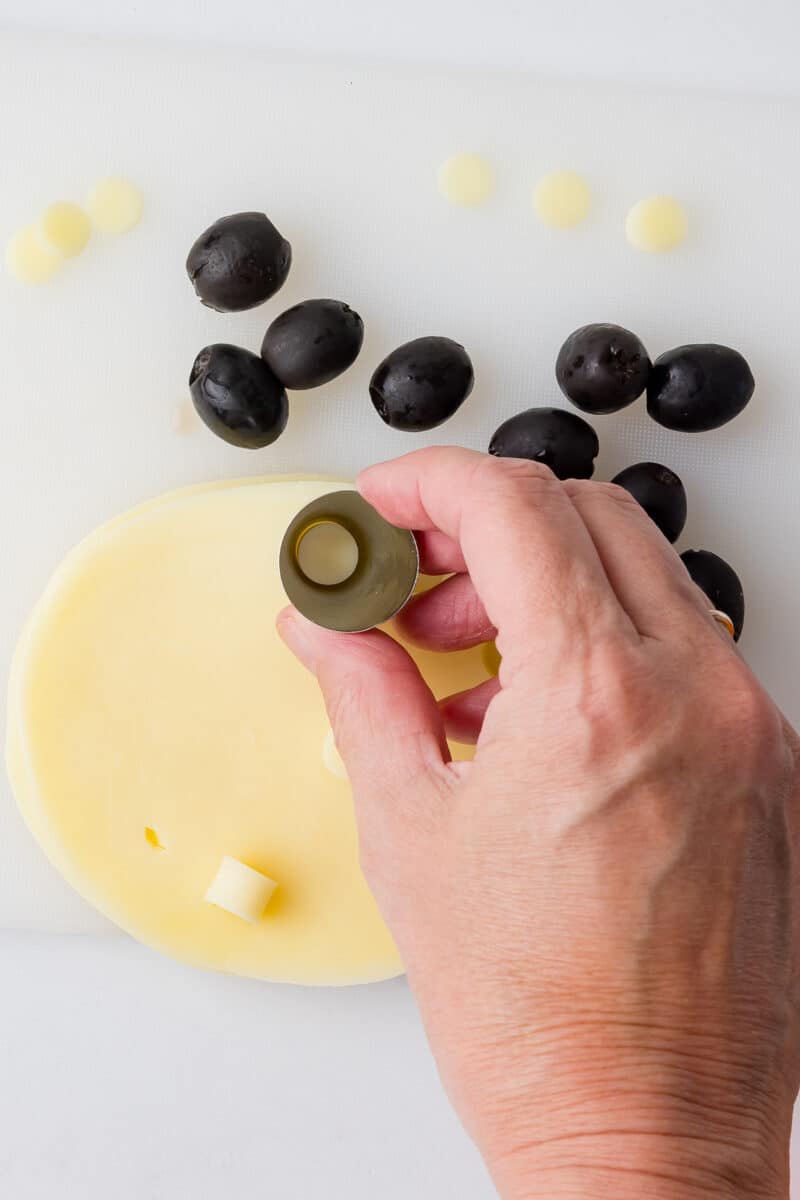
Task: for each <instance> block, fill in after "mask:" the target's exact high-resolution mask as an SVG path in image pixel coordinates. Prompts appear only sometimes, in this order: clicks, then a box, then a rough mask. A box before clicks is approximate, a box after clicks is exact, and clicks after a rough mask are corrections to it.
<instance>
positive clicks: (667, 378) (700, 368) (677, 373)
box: [647, 345, 755, 433]
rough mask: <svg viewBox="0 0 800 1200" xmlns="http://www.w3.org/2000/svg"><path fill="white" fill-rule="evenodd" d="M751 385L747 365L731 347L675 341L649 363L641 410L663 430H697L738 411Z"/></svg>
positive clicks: (716, 424)
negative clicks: (644, 404)
mask: <svg viewBox="0 0 800 1200" xmlns="http://www.w3.org/2000/svg"><path fill="white" fill-rule="evenodd" d="M754 388H755V381H754V380H753V374H752V372H751V370H750V367H749V366H748V365H747V362H746V360H745V359H744V358H742V356H741V354H739V352H738V351H737V350H731V349H729V347H728V346H714V345H708V346H704V345H698V346H678V348H677V350H669V351H667V353H666V354H662V355H661V357H660V358H657V359H656V361H655V362H654V363H653V369H652V371H651V372H650V379H649V381H648V384H647V411H648V412H649V413H650V416H651V417H652V418H653V420H654V421H658V423H659V425H665V426H666V427H667V429H678V430H681V431H682V432H685V433H701V432H704V431H705V430H707V429H719V427H720V425H725V424H727V422H728V421H732V420H733V418H734V417H736V416H738V414H739V413H740V412H741V411H742V409H743V408H744V407H745V405H746V404H747V403H748V401H749V400H750V397H751V396H752V394H753V389H754Z"/></svg>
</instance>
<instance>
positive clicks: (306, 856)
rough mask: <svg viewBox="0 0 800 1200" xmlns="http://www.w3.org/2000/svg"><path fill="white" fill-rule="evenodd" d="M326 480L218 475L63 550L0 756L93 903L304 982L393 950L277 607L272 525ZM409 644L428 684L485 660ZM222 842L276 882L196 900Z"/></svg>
mask: <svg viewBox="0 0 800 1200" xmlns="http://www.w3.org/2000/svg"><path fill="white" fill-rule="evenodd" d="M341 486H343V485H342V484H332V483H330V482H324V481H322V482H321V481H318V480H314V481H309V480H299V479H287V480H275V481H256V482H253V481H247V480H244V481H234V482H232V483H231V484H228V485H209V486H208V487H206V488H202V487H200V488H190V489H186V490H185V491H183V492H177V493H173V494H171V495H168V496H166V497H162V498H161V499H160V500H157V501H153V502H151V503H149V504H146V505H143V506H142V507H140V508H138V509H135V510H133V511H132V512H130V513H127V514H124V515H123V516H121V517H119V518H117V519H116V520H114V521H112V522H110V523H109V524H108V525H106V526H104V527H103V528H101V529H99V530H98V531H97V532H96V533H94V534H92V535H91V536H90V537H89V538H87V539H86V541H84V542H83V543H82V544H81V545H80V546H78V547H77V548H76V549H75V550H74V551H72V553H71V554H70V555H68V557H67V558H66V559H65V561H64V562H63V563H62V565H61V566H60V567H59V569H58V570H57V572H56V574H55V575H54V577H53V579H52V580H51V582H50V584H49V586H48V588H47V589H46V591H45V593H44V595H43V597H42V599H41V600H40V602H39V604H38V605H37V607H36V609H35V610H34V612H33V613H32V615H31V617H30V619H29V621H28V623H27V625H26V627H25V631H24V633H23V636H22V638H21V641H20V645H19V647H18V650H17V654H16V657H15V661H14V665H13V669H12V676H11V685H10V704H9V728H8V765H9V772H10V775H11V778H12V782H13V785H14V789H15V792H16V796H17V800H18V802H19V805H20V808H21V810H22V813H23V816H24V817H25V819H26V821H27V822H28V825H29V826H30V828H31V830H32V831H33V833H34V835H35V836H36V837H37V838H38V840H39V841H40V843H41V845H42V847H43V848H44V850H45V852H46V853H47V855H48V856H49V858H50V859H51V861H52V862H53V863H54V864H55V865H56V866H57V867H58V869H59V870H60V871H61V872H62V873H63V874H64V875H65V876H66V878H67V879H68V880H69V881H70V882H71V883H72V884H73V886H74V887H76V888H77V889H78V891H80V892H81V893H82V894H83V895H84V896H85V897H86V898H87V899H88V900H89V901H91V902H92V903H93V904H94V905H95V906H96V907H97V908H98V909H100V910H101V911H102V912H103V913H105V914H106V915H107V916H108V917H110V918H111V919H112V920H114V921H116V922H117V923H118V924H119V925H120V926H122V927H123V928H124V929H126V930H128V931H129V932H130V933H131V934H133V935H134V936H135V937H137V938H139V939H140V940H142V941H144V942H147V943H149V944H150V945H152V946H154V947H156V948H158V949H160V950H162V951H164V952H165V953H168V954H170V955H173V956H174V957H176V958H180V959H182V960H185V961H188V962H191V963H194V964H197V965H201V966H206V967H210V968H214V969H218V970H226V971H231V972H235V973H237V974H242V975H250V976H254V977H258V978H265V979H275V980H287V981H292V982H298V983H315V984H318V983H327V984H344V983H356V982H365V981H369V980H376V979H383V978H387V977H389V976H392V975H395V974H397V973H399V972H400V971H401V970H402V966H401V962H400V959H399V956H398V953H397V950H396V948H395V946H394V943H393V941H392V938H391V937H390V935H389V933H388V930H387V929H386V927H385V925H384V923H383V921H382V919H381V916H380V914H379V912H378V909H377V906H376V905H375V902H374V900H373V898H372V896H371V894H370V892H369V889H368V888H367V885H366V883H365V881H364V878H363V876H362V874H361V870H360V868H359V862H358V842H357V835H356V826H355V818H354V812H353V806H352V800H351V796H350V791H349V788H348V787H347V786H346V785H345V784H343V782H342V780H341V778H338V777H337V776H336V775H334V774H332V773H331V771H330V769H329V766H328V765H326V763H325V762H324V761H323V755H322V753H321V748H322V746H323V744H324V742H325V738H326V734H327V731H328V729H329V722H328V718H327V715H326V713H325V708H324V705H323V702H322V698H321V695H320V692H319V689H318V687H317V684H316V681H315V680H314V678H313V676H311V675H310V674H309V673H308V672H307V671H305V670H304V669H303V667H301V666H300V665H299V664H298V663H297V662H296V661H295V659H294V658H293V656H292V655H291V654H290V653H289V651H288V650H287V649H286V648H285V647H284V645H283V643H282V642H281V641H280V639H279V638H278V636H277V634H276V632H275V627H274V623H275V616H276V614H277V613H278V611H279V610H280V609H281V608H282V607H283V605H284V604H285V603H286V599H285V595H284V593H283V589H282V587H281V583H280V578H279V575H278V570H277V561H278V549H279V546H280V542H281V538H282V536H283V532H284V530H285V529H286V526H287V525H288V523H289V521H290V520H291V518H292V517H293V516H294V515H295V513H297V512H298V510H299V509H301V508H302V507H303V506H304V505H306V504H308V503H309V502H310V501H311V500H312V499H314V498H316V497H317V496H319V495H321V494H323V493H324V492H326V491H330V490H334V489H335V488H336V487H341ZM414 653H415V657H416V658H417V661H418V662H419V663H420V666H421V669H422V670H423V673H424V674H425V676H426V678H427V679H428V681H429V683H430V684H431V687H432V688H433V690H434V692H435V693H436V694H437V695H439V696H441V695H444V694H446V693H449V692H453V691H458V690H460V689H462V688H465V687H469V686H471V685H472V684H474V683H477V682H480V681H481V680H482V679H484V678H485V677H486V670H485V668H484V667H483V666H482V664H481V658H480V651H479V650H477V649H476V650H473V651H467V652H463V653H458V654H450V655H435V654H428V653H417V652H416V651H415V652H414ZM454 751H455V753H456V755H457V756H458V757H465V756H468V755H469V753H470V752H469V751H468V750H467V749H466V748H464V747H460V748H459V747H454ZM226 859H230V860H233V861H235V862H238V863H239V864H240V865H241V866H244V867H245V870H247V869H250V870H251V871H252V872H253V876H260V877H261V879H263V880H265V882H266V884H267V885H271V884H272V883H277V884H278V887H277V889H276V890H275V892H274V895H271V896H266V890H265V889H264V888H262V889H261V891H260V892H259V895H257V896H256V895H255V891H258V889H255V891H254V892H253V893H249V896H250V899H247V898H245V900H244V901H243V902H242V903H243V904H244V907H245V908H246V909H247V911H248V912H250V908H252V905H253V904H255V906H256V907H258V905H259V903H260V899H261V898H262V896H263V897H266V898H265V903H264V908H263V909H262V913H261V914H260V915H259V917H258V918H256V919H244V920H235V919H234V918H233V917H232V916H231V905H228V911H226V908H225V905H223V906H222V907H220V906H219V905H218V904H217V903H208V902H207V900H206V894H207V893H208V891H209V888H210V887H211V886H213V882H214V881H215V880H216V879H218V872H219V871H220V864H221V863H223V861H224V860H226ZM240 874H241V873H240ZM248 881H249V883H250V884H253V882H254V880H253V878H252V877H248ZM256 882H257V880H256ZM239 883H242V880H241V879H239ZM221 886H222V888H223V893H224V895H223V898H224V896H228V897H229V898H230V895H232V894H233V891H231V888H233V890H234V891H235V890H236V886H238V885H237V884H236V881H232V880H231V879H228V881H227V883H226V882H225V881H224V880H223V881H222V885H221ZM259 886H261V885H259ZM226 888H227V889H228V890H227V891H225V889H226ZM245 890H246V889H245ZM241 898H242V897H241V895H240V897H239V899H240V900H241ZM267 902H268V903H267ZM237 903H238V901H237ZM248 906H249V907H248ZM251 916H252V913H251Z"/></svg>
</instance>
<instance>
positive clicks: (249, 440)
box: [189, 343, 289, 450]
mask: <svg viewBox="0 0 800 1200" xmlns="http://www.w3.org/2000/svg"><path fill="white" fill-rule="evenodd" d="M189 388H190V390H191V393H192V400H193V401H194V406H195V408H196V409H197V413H198V416H199V417H200V418H201V419H202V420H203V421H205V423H206V425H207V426H208V427H209V429H211V430H213V432H214V433H216V434H217V436H218V437H221V438H222V439H223V441H226V442H229V443H230V445H231V446H241V447H243V448H244V449H247V450H260V449H261V448H262V447H263V446H269V445H271V443H272V442H274V441H275V440H276V438H279V437H280V435H281V434H282V433H283V431H284V429H285V428H286V422H287V420H288V417H289V401H288V399H287V396H286V392H285V391H284V388H283V384H282V383H280V382H279V380H277V379H276V378H275V376H274V375H273V373H272V371H270V369H269V367H268V366H267V364H266V363H265V362H264V360H263V358H259V356H258V355H257V354H251V353H250V351H249V350H242V349H241V347H239V346H228V345H225V344H224V343H218V344H217V345H214V346H206V348H205V349H204V350H201V351H200V353H199V354H198V356H197V358H196V359H195V360H194V366H193V367H192V373H191V375H190V376H189Z"/></svg>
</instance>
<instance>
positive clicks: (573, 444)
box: [489, 408, 600, 479]
mask: <svg viewBox="0 0 800 1200" xmlns="http://www.w3.org/2000/svg"><path fill="white" fill-rule="evenodd" d="M599 449H600V443H599V442H598V440H597V434H596V433H595V431H594V430H593V429H592V427H591V425H589V424H588V423H587V422H586V421H584V419H583V417H579V416H576V414H575V413H571V412H567V411H566V409H563V408H528V409H526V410H525V412H521V413H517V415H516V416H515V417H509V419H508V420H507V421H504V422H503V424H502V425H501V426H500V428H499V429H497V430H496V431H495V433H494V436H493V437H492V440H491V441H490V443H489V453H490V454H496V455H497V456H498V458H530V459H532V460H533V461H534V462H540V463H544V464H545V466H548V467H549V468H550V470H551V471H552V472H553V473H554V474H555V475H557V476H558V478H559V479H590V478H591V476H592V474H593V473H594V460H595V458H596V457H597V454H598V451H599Z"/></svg>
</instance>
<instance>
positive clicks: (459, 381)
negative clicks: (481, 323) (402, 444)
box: [369, 337, 475, 433]
mask: <svg viewBox="0 0 800 1200" xmlns="http://www.w3.org/2000/svg"><path fill="white" fill-rule="evenodd" d="M474 382H475V376H474V373H473V370H472V363H471V362H470V359H469V355H468V354H467V352H466V350H465V349H464V347H463V346H461V345H459V343H458V342H454V341H451V339H450V338H446V337H421V338H415V339H414V341H413V342H406V343H405V344H404V345H402V346H398V347H397V349H396V350H393V351H392V353H391V354H389V355H387V357H386V358H385V359H384V360H383V362H382V363H381V364H380V366H379V367H377V368H376V370H375V372H374V374H373V376H372V379H371V380H370V384H369V394H370V396H371V397H372V403H373V404H374V405H375V408H376V409H377V411H378V413H379V415H380V416H381V417H382V418H383V420H384V421H385V422H386V424H387V425H391V427H392V429H403V430H406V431H408V432H414V433H416V432H419V431H422V430H424V429H433V428H434V427H435V426H436V425H441V424H442V422H443V421H446V420H448V418H449V417H452V415H453V413H454V412H455V411H456V410H457V409H458V408H460V407H461V405H462V404H463V403H464V401H465V400H466V398H467V396H468V395H469V394H470V392H471V391H472V385H473V383H474Z"/></svg>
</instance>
